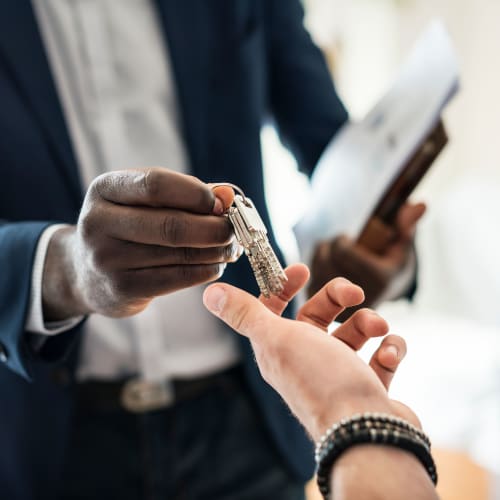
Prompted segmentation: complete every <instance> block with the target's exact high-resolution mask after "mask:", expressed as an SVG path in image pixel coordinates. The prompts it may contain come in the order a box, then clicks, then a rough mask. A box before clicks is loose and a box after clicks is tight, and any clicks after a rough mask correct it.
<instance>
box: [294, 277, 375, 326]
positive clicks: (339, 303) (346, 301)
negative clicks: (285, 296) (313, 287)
mask: <svg viewBox="0 0 500 500" xmlns="http://www.w3.org/2000/svg"><path fill="white" fill-rule="evenodd" d="M364 298H365V296H364V293H363V290H362V289H361V288H360V287H359V286H357V285H355V284H354V283H351V282H350V281H349V280H347V279H345V278H334V279H333V280H331V281H330V282H328V283H327V284H326V285H325V286H324V287H323V288H321V290H320V291H319V292H317V293H315V294H314V295H313V296H312V297H311V298H310V299H309V300H308V301H307V302H306V303H305V304H304V305H303V306H302V307H301V308H300V309H299V312H298V314H297V319H298V320H299V321H305V322H306V323H310V324H311V325H314V326H316V327H318V328H321V329H322V330H325V331H326V330H327V328H328V325H330V323H331V322H332V321H333V320H334V319H335V318H336V317H337V316H338V315H339V314H340V313H341V312H342V311H344V309H345V308H346V307H352V306H356V305H358V304H361V303H362V302H363V300H364Z"/></svg>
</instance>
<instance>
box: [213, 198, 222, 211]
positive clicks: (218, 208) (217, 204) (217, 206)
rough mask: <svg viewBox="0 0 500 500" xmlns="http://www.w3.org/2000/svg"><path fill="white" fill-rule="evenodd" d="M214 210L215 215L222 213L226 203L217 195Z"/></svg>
mask: <svg viewBox="0 0 500 500" xmlns="http://www.w3.org/2000/svg"><path fill="white" fill-rule="evenodd" d="M213 212H214V214H215V215H222V214H223V213H224V203H223V202H222V200H221V199H220V198H218V197H217V196H216V197H215V203H214V209H213Z"/></svg>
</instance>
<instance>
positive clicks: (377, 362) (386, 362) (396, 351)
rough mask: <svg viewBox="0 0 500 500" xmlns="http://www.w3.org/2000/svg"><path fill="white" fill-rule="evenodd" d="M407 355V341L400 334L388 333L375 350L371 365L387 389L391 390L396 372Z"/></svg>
mask: <svg viewBox="0 0 500 500" xmlns="http://www.w3.org/2000/svg"><path fill="white" fill-rule="evenodd" d="M405 356H406V342H405V341H404V339H403V338H402V337H400V336H398V335H387V337H385V338H384V339H383V340H382V343H381V344H380V346H379V348H378V349H377V350H376V351H375V352H374V354H373V356H372V358H371V360H370V366H371V368H372V369H373V371H374V372H375V373H376V374H377V376H378V378H379V379H380V381H381V382H382V384H384V387H385V388H386V389H387V390H389V386H390V385H391V382H392V379H393V378H394V374H395V373H396V370H397V369H398V366H399V364H400V363H401V361H402V360H403V358H404V357H405Z"/></svg>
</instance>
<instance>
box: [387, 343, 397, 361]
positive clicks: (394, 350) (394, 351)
mask: <svg viewBox="0 0 500 500" xmlns="http://www.w3.org/2000/svg"><path fill="white" fill-rule="evenodd" d="M386 349H387V352H390V353H391V354H392V355H393V356H394V357H395V358H396V359H399V352H398V348H397V347H396V346H395V345H392V344H391V345H388V346H387V347H386Z"/></svg>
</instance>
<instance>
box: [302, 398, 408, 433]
mask: <svg viewBox="0 0 500 500" xmlns="http://www.w3.org/2000/svg"><path fill="white" fill-rule="evenodd" d="M330 406H331V408H329V411H327V412H323V413H318V417H317V418H316V419H315V421H314V423H313V425H312V426H311V427H312V429H311V437H312V438H313V440H314V441H315V442H317V441H318V440H319V439H320V438H321V436H323V435H324V433H325V432H326V430H327V429H329V428H330V427H331V426H332V425H333V424H334V423H336V422H340V421H341V420H342V419H345V418H350V417H352V416H353V415H358V414H363V413H366V412H370V413H373V412H377V413H384V414H387V415H395V416H398V415H397V414H396V413H395V412H394V409H393V407H392V405H391V401H390V399H389V398H388V397H387V396H385V395H375V394H373V395H370V396H364V397H354V398H353V397H351V398H345V399H344V400H342V401H339V402H338V403H337V402H334V403H333V404H332V405H330Z"/></svg>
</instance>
